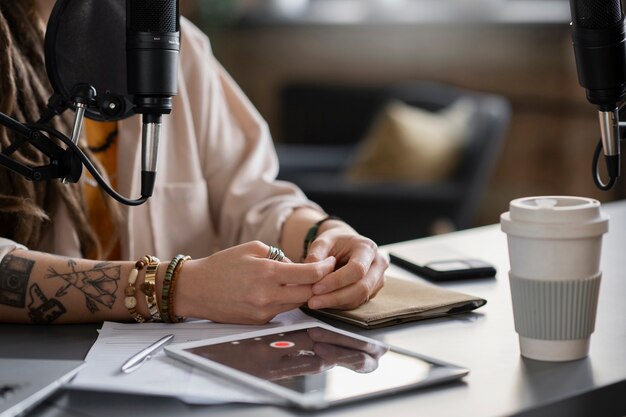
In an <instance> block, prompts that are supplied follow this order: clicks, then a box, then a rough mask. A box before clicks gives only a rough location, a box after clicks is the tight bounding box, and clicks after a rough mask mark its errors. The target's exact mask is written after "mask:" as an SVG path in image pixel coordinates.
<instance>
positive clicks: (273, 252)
mask: <svg viewBox="0 0 626 417" xmlns="http://www.w3.org/2000/svg"><path fill="white" fill-rule="evenodd" d="M267 257H268V259H271V260H272V261H278V262H282V261H283V259H285V253H284V252H283V251H282V250H280V249H279V248H277V247H276V246H270V249H269V251H268V253H267Z"/></svg>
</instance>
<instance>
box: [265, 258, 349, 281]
mask: <svg viewBox="0 0 626 417" xmlns="http://www.w3.org/2000/svg"><path fill="white" fill-rule="evenodd" d="M268 262H272V267H273V271H274V275H275V278H276V282H277V283H279V284H283V285H287V284H309V285H311V284H314V283H316V282H318V281H319V280H320V279H322V278H323V277H325V276H326V275H328V274H330V273H331V272H332V271H333V270H334V269H335V264H336V262H337V260H336V259H335V258H334V257H333V256H331V257H328V258H326V259H324V260H322V261H318V262H313V263H307V264H302V263H277V262H274V261H271V260H268Z"/></svg>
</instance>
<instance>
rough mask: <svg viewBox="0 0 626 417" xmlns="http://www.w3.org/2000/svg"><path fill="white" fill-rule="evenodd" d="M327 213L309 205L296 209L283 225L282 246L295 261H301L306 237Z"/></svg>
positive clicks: (286, 253)
mask: <svg viewBox="0 0 626 417" xmlns="http://www.w3.org/2000/svg"><path fill="white" fill-rule="evenodd" d="M324 217H326V214H324V213H321V212H319V211H317V210H314V209H312V208H308V207H302V208H297V209H295V210H294V211H293V212H292V213H291V215H290V216H289V217H287V220H286V221H285V224H284V225H283V229H282V232H281V237H280V246H281V249H282V250H283V252H285V255H286V256H287V257H288V258H289V259H291V260H292V261H293V262H300V260H301V259H300V257H301V256H302V252H303V248H304V238H305V236H306V233H307V232H308V230H309V229H310V228H311V226H313V225H314V224H315V223H316V222H318V221H320V220H321V219H323V218H324Z"/></svg>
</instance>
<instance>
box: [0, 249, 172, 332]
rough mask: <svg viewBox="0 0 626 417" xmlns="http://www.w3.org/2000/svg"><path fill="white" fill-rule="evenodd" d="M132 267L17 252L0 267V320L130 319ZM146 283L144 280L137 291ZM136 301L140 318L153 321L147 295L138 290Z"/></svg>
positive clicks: (23, 321)
mask: <svg viewBox="0 0 626 417" xmlns="http://www.w3.org/2000/svg"><path fill="white" fill-rule="evenodd" d="M134 265H135V264H134V262H128V261H119V262H117V261H114V262H108V261H98V260H87V259H75V258H66V257H61V256H56V255H51V254H47V253H42V252H36V251H25V250H15V251H13V252H11V253H10V254H9V255H7V256H5V257H4V258H3V259H2V262H0V321H2V322H11V323H39V324H44V323H45V324H50V323H54V324H60V323H81V322H101V321H104V320H111V321H129V320H132V318H131V315H130V313H129V311H128V309H127V308H126V307H125V305H124V298H125V296H124V290H125V289H126V287H127V286H128V276H129V273H130V271H131V269H133V268H134ZM161 275H162V274H159V275H158V277H160V276H161ZM142 280H143V275H141V277H140V278H139V279H138V280H137V281H138V282H137V283H136V285H135V287H136V288H139V285H140V283H141V282H142ZM159 287H160V286H159V285H157V288H159ZM136 298H137V301H138V302H137V309H138V311H139V313H140V314H142V315H144V316H149V314H148V310H147V307H146V303H145V301H143V300H142V298H145V297H144V295H143V293H142V292H140V291H137V294H136Z"/></svg>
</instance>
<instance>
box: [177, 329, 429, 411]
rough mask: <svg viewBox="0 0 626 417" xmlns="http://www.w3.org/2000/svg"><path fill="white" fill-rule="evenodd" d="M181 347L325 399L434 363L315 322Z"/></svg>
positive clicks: (418, 377)
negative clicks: (291, 329) (288, 329)
mask: <svg viewBox="0 0 626 417" xmlns="http://www.w3.org/2000/svg"><path fill="white" fill-rule="evenodd" d="M185 351H187V352H189V353H192V354H195V355H199V356H201V357H204V358H206V359H209V360H211V361H214V362H217V363H220V364H222V365H226V366H228V367H231V368H234V369H237V370H239V371H241V372H244V373H246V374H250V375H253V376H255V377H257V378H261V379H263V380H265V381H269V382H272V383H274V384H277V385H280V386H282V387H284V388H287V389H290V390H293V391H295V392H298V393H302V394H307V395H315V396H319V397H320V398H323V399H324V400H325V401H327V402H335V401H340V400H342V399H347V398H355V397H360V396H365V395H368V394H372V393H376V392H383V391H389V390H393V389H394V388H398V387H407V386H415V385H419V383H420V382H422V381H425V380H427V379H428V377H429V374H430V372H431V370H432V369H433V368H436V367H438V365H436V364H433V363H430V362H427V361H425V360H422V359H420V358H417V357H415V356H412V355H408V354H404V353H400V352H396V351H394V350H390V349H389V348H388V347H387V346H386V345H380V344H376V343H369V342H366V341H363V340H360V339H356V338H353V337H350V336H348V335H344V334H341V333H337V332H334V331H331V330H328V329H325V328H321V327H312V328H306V329H299V330H294V331H286V332H284V333H277V334H272V335H266V336H259V337H251V338H247V339H246V338H244V339H240V340H236V341H229V342H224V343H217V344H212V345H204V346H200V347H194V348H189V349H185Z"/></svg>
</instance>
